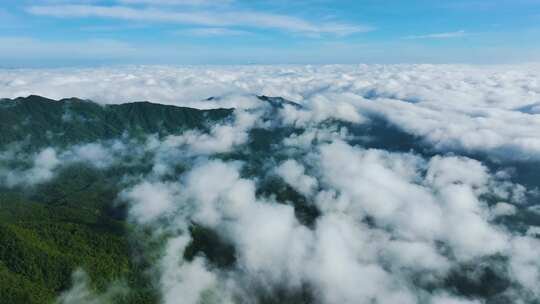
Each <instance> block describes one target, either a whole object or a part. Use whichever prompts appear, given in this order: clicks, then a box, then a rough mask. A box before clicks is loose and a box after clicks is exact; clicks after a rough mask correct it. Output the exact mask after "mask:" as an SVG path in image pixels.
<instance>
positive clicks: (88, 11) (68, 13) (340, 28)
mask: <svg viewBox="0 0 540 304" xmlns="http://www.w3.org/2000/svg"><path fill="white" fill-rule="evenodd" d="M27 11H28V12H29V13H31V14H34V15H40V16H50V17H63V18H68V17H69V18H83V17H99V18H110V19H122V20H136V21H146V22H162V23H178V24H189V25H201V26H209V27H227V26H247V27H253V28H262V29H277V30H282V31H289V32H296V33H303V34H307V35H323V34H331V35H337V36H346V35H351V34H354V33H360V32H368V31H372V30H373V28H372V27H369V26H363V25H355V24H347V23H314V22H310V21H308V20H306V19H302V18H298V17H294V16H288V15H282V14H272V13H263V12H257V11H239V10H227V11H219V12H211V11H206V10H205V11H189V12H183V11H170V10H164V9H157V8H135V7H129V6H98V5H47V6H31V7H29V8H27Z"/></svg>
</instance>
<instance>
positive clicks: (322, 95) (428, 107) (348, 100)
mask: <svg viewBox="0 0 540 304" xmlns="http://www.w3.org/2000/svg"><path fill="white" fill-rule="evenodd" d="M30 94H38V95H42V96H46V97H49V98H54V99H60V98H66V97H80V98H87V99H91V100H94V101H96V102H99V103H125V102H132V101H142V100H146V101H152V102H158V103H166V104H174V105H181V106H190V107H194V108H216V107H235V108H249V107H253V106H255V105H256V104H257V103H256V102H254V100H253V98H252V97H253V95H254V94H257V95H267V96H280V97H283V98H286V99H289V100H292V101H295V102H298V103H300V104H306V105H308V106H309V107H310V108H312V109H314V110H316V113H314V114H313V115H319V117H320V118H325V117H326V116H328V115H334V116H336V115H338V116H343V117H345V118H349V119H350V118H351V117H353V116H354V117H356V118H357V120H358V119H361V116H362V115H363V114H364V115H365V114H369V115H379V116H382V117H384V118H385V119H387V120H388V121H389V122H391V123H393V124H396V125H397V126H399V127H400V128H403V129H404V130H406V131H407V132H409V133H411V134H414V135H418V136H421V137H422V138H424V139H425V140H426V141H428V142H429V143H431V144H432V145H433V146H434V147H436V148H438V149H441V150H443V151H445V150H448V149H460V150H465V151H468V152H481V151H486V150H488V151H489V152H490V153H492V154H494V155H497V156H503V155H504V156H506V157H512V158H516V159H523V158H525V159H529V158H536V159H538V158H539V155H540V138H539V137H540V134H539V132H538V130H539V128H540V118H539V117H540V116H539V115H536V114H540V66H538V65H532V66H526V65H522V66H460V65H354V66H351V65H347V66H342V65H331V66H223V67H203V66H201V67H169V66H134V67H117V68H105V67H104V68H88V69H52V70H0V96H2V97H3V98H14V97H20V96H27V95H30ZM216 96H219V97H221V99H219V100H212V101H206V102H201V100H203V99H206V98H208V97H216ZM306 119H309V117H308V118H306Z"/></svg>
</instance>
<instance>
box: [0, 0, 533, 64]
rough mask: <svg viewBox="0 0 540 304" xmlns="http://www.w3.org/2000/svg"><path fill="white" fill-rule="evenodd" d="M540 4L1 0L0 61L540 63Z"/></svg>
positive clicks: (519, 0) (499, 0)
mask: <svg viewBox="0 0 540 304" xmlns="http://www.w3.org/2000/svg"><path fill="white" fill-rule="evenodd" d="M539 38H540V0H489V1H488V0H455V1H445V0H440V1H429V0H410V1H405V0H400V1H398V0H386V1H376V0H356V1H354V0H337V1H330V0H311V1H307V0H289V1H285V0H273V1H264V0H251V1H245V0H214V1H213V0H3V1H1V2H0V67H3V68H12V67H13V68H15V67H66V66H101V65H114V64H190V65H191V64H193V65H200V64H212V65H215V64H217V65H220V64H226V65H228V64H334V63H335V64H352V63H381V64H386V63H473V64H493V63H526V62H538V61H540V39H539Z"/></svg>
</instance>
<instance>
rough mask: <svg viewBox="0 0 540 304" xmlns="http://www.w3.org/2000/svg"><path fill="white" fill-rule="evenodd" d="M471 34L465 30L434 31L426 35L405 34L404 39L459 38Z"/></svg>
mask: <svg viewBox="0 0 540 304" xmlns="http://www.w3.org/2000/svg"><path fill="white" fill-rule="evenodd" d="M469 35H471V34H469V33H467V32H465V31H463V30H462V31H457V32H448V33H434V34H427V35H412V36H406V37H404V39H449V38H461V37H465V36H469Z"/></svg>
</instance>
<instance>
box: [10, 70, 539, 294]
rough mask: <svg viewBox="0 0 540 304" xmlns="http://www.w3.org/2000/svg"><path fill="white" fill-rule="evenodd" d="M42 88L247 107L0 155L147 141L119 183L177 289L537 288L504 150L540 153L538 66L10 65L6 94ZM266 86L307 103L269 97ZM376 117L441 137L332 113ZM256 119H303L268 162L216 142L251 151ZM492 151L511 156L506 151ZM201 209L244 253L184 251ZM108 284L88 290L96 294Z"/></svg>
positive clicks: (284, 122) (103, 160) (523, 157)
mask: <svg viewBox="0 0 540 304" xmlns="http://www.w3.org/2000/svg"><path fill="white" fill-rule="evenodd" d="M29 94H39V95H43V96H46V97H50V98H56V99H59V98H65V97H72V96H75V97H80V98H88V99H92V100H94V101H96V102H99V103H103V104H109V103H123V102H132V101H138V100H149V101H152V102H159V103H167V104H174V105H180V106H190V107H196V108H205V109H206V108H219V107H227V108H228V107H234V108H236V109H237V110H236V111H235V114H234V119H232V120H231V121H229V122H226V123H223V124H219V125H216V126H214V127H212V128H211V130H210V131H209V132H207V133H202V132H200V131H187V132H184V133H183V134H180V135H171V136H168V137H165V138H157V137H153V136H150V137H149V138H148V139H147V140H146V141H145V142H144V143H142V144H141V143H138V144H137V145H135V144H133V143H130V142H127V141H125V140H122V139H119V140H117V141H114V142H113V143H111V142H107V143H90V144H84V145H78V146H74V147H70V148H67V149H57V148H55V147H49V148H46V149H44V150H42V151H40V152H37V153H35V154H34V155H29V156H28V159H29V160H30V163H32V166H31V167H30V168H27V169H25V170H20V171H13V170H5V169H4V170H1V168H0V181H3V182H4V183H5V184H6V185H8V186H15V185H18V184H24V185H32V184H36V183H41V182H44V181H46V180H50V179H51V178H53V177H54V175H55V172H57V171H58V170H59V168H61V167H62V166H64V165H66V164H69V163H70V162H76V161H83V162H88V163H91V164H93V165H94V166H96V167H97V168H106V167H107V166H110V165H111V164H114V163H117V162H119V161H121V160H122V157H123V155H125V154H126V153H129V155H130V156H131V157H137V155H141V159H142V156H143V155H148V153H150V154H151V155H152V158H151V162H152V166H153V167H152V170H151V171H150V172H149V173H148V174H146V175H144V176H136V177H131V178H130V179H129V182H127V183H126V186H125V189H124V190H123V191H122V192H121V193H120V196H119V199H120V200H123V201H126V202H128V203H129V205H130V212H129V216H130V220H131V221H132V222H133V223H136V224H137V225H141V226H142V227H151V228H152V229H154V231H155V234H156V237H158V236H161V237H163V236H167V243H166V246H165V248H164V252H163V253H162V255H161V258H160V260H159V263H158V264H157V265H154V268H155V269H153V270H154V271H156V273H158V274H159V289H160V294H161V296H162V299H163V303H165V304H173V303H184V304H196V303H257V301H258V299H260V295H261V294H263V295H265V294H268V295H273V294H278V293H285V294H289V295H293V294H295V293H302V292H304V291H305V290H308V291H309V293H311V295H312V296H313V297H314V299H316V300H315V303H322V304H335V303H433V304H462V303H463V304H465V303H485V299H482V298H475V297H466V296H464V295H463V294H460V293H459V292H458V291H457V290H455V289H452V288H446V287H447V286H448V285H449V284H448V278H449V277H452V276H455V275H456V273H457V274H458V277H459V276H461V277H464V278H466V279H467V280H468V282H476V281H478V280H482V279H483V278H484V276H483V275H484V272H485V271H486V269H488V268H489V271H494V272H495V273H496V275H497V276H498V277H500V278H502V279H503V280H504V281H505V282H507V285H505V287H504V289H502V290H501V291H500V293H499V294H497V297H496V298H492V299H490V301H491V302H489V303H506V302H508V300H509V299H510V300H511V301H512V302H513V303H534V302H535V301H538V300H539V299H540V259H538V257H537V253H538V252H540V240H539V239H538V238H537V233H536V231H538V229H539V228H538V227H535V226H530V227H527V228H528V229H525V230H523V231H516V230H513V229H511V228H510V227H509V226H507V225H504V224H503V222H502V221H501V219H503V218H505V217H508V216H513V215H515V214H516V213H518V212H520V210H521V209H524V208H531V206H534V205H535V204H536V203H537V201H536V200H535V201H530V199H531V198H535V199H536V198H537V197H538V196H537V195H533V194H535V193H536V192H537V191H538V189H534V188H527V187H526V186H524V185H521V184H519V183H517V182H515V179H513V174H514V175H515V174H516V172H515V171H512V168H511V167H510V165H509V167H508V168H506V167H505V166H504V164H505V163H513V162H520V163H525V164H529V166H538V161H539V160H540V67H538V66H482V67H480V66H476V67H472V66H457V65H440V66H433V65H396V66H392V65H391V66H385V65H357V66H272V67H263V66H244V67H154V66H149V67H121V68H120V67H119V68H92V69H58V70H1V71H0V96H2V97H6V98H14V97H18V96H25V95H29ZM256 95H267V96H280V97H284V98H286V99H288V100H291V101H294V102H296V103H298V104H300V105H301V107H296V106H293V105H287V104H286V105H284V106H283V107H281V108H279V109H277V110H276V109H271V108H270V107H269V105H268V104H264V103H261V101H260V100H258V99H257V98H256ZM208 97H216V98H213V99H210V100H206V99H207V98H208ZM375 120H383V121H385V122H387V123H388V124H390V125H392V126H394V127H396V128H398V129H399V130H401V131H403V132H405V133H408V134H410V135H413V136H414V138H417V139H418V144H419V145H423V146H426V147H427V148H428V149H429V151H431V152H430V153H429V154H422V153H417V152H414V151H390V150H385V149H374V148H369V147H366V146H365V145H362V144H361V142H362V141H358V138H356V137H355V134H354V131H353V130H349V129H347V128H346V127H343V126H337V125H335V124H333V123H330V122H345V123H347V124H349V126H350V125H352V126H358V127H366V128H368V127H369V126H370V125H372V123H373V122H374V121H375ZM254 128H258V129H267V130H275V129H277V128H298V129H301V130H302V131H301V132H300V133H295V134H291V135H289V136H287V137H285V138H283V139H279V141H276V142H275V143H274V146H273V149H274V150H275V151H276V155H277V154H279V155H280V157H279V158H278V157H273V156H272V155H271V156H269V157H268V159H263V160H262V161H263V162H264V166H265V168H264V169H265V170H262V171H264V173H261V176H247V175H246V174H244V173H243V172H244V171H243V169H244V168H245V166H246V165H248V164H246V162H247V161H242V160H234V161H232V160H231V161H228V160H226V159H223V158H221V157H217V155H223V154H224V153H225V154H226V153H235V152H238V151H242V152H243V153H246V150H245V148H246V145H247V144H248V143H249V140H250V130H252V129H254ZM362 140H365V141H366V142H369V138H368V139H362ZM359 142H360V143H359ZM247 153H249V151H248V152H247ZM475 156H479V157H475ZM10 157H11V158H14V157H15V156H14V154H13V153H10V151H4V152H3V153H2V154H0V160H2V159H9V158H10ZM484 160H485V161H489V162H490V163H491V162H495V163H498V164H503V165H501V166H499V167H498V168H497V169H493V166H488V165H487V164H485V163H484V162H483V161H484ZM186 162H189V163H190V167H189V169H188V170H187V171H186V172H183V173H181V174H180V175H179V176H174V178H171V174H174V170H173V168H174V166H175V165H176V164H181V163H186ZM538 169H539V170H540V167H539V168H538ZM518 173H519V172H518ZM268 176H272V177H274V178H279V179H280V180H281V181H283V182H284V183H286V184H287V185H289V186H290V187H291V188H293V189H294V190H295V191H296V192H297V193H299V194H300V195H301V196H302V197H303V198H305V204H307V205H309V207H310V208H315V209H316V210H317V211H318V212H319V215H318V216H317V218H316V219H315V221H314V223H312V224H307V223H305V222H303V221H301V220H300V219H299V218H298V217H297V215H296V213H295V209H294V206H292V205H291V204H287V203H286V202H279V201H277V198H276V197H275V196H271V195H270V196H268V195H262V194H260V193H259V192H257V189H258V188H259V187H260V180H261V179H264V178H267V177H268ZM536 194H537V193H536ZM494 198H496V199H495V200H494ZM192 223H197V224H198V225H201V226H204V227H207V228H209V229H212V230H213V231H216V232H217V233H218V235H219V237H220V238H222V239H223V240H225V241H226V242H228V243H230V244H231V245H232V246H233V247H234V249H235V257H236V263H235V265H234V267H232V268H227V269H220V268H217V267H214V266H213V265H211V263H209V261H208V260H207V258H206V257H205V256H204V255H200V256H198V257H196V258H195V259H193V260H192V261H185V260H184V259H183V256H184V251H185V249H186V247H187V246H188V245H189V243H190V242H191V237H190V234H189V226H190V225H191V224H192ZM78 276H79V277H80V276H81V275H78ZM79 281H84V280H79ZM83 283H84V282H83ZM84 284H86V283H84ZM81 290H82V291H84V292H85V293H87V289H85V288H84V287H81V286H78V285H77V286H75V288H73V289H72V290H71V291H69V292H67V293H66V294H64V295H63V296H62V298H61V299H60V301H61V303H70V304H71V303H75V302H74V301H75V300H77V301H79V302H80V301H81V297H80V295H79V294H80V292H81ZM101 297H103V295H96V296H95V297H94V296H92V295H91V294H85V295H84V299H87V300H88V303H99V301H97V300H96V299H100V298H101ZM70 299H75V300H70ZM92 301H94V302H92ZM497 301H499V302H497ZM505 301H506V302H505ZM79 302H77V303H79Z"/></svg>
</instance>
